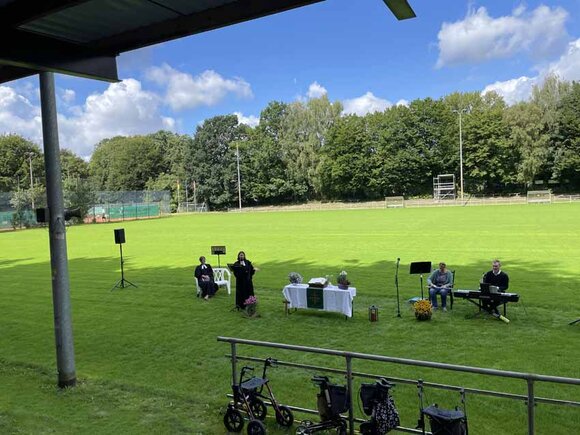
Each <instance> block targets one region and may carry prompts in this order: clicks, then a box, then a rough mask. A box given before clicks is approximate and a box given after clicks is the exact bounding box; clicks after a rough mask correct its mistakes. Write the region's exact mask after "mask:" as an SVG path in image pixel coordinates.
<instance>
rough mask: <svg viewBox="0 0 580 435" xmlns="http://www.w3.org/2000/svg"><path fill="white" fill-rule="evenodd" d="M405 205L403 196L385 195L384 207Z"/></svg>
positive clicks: (401, 206)
mask: <svg viewBox="0 0 580 435" xmlns="http://www.w3.org/2000/svg"><path fill="white" fill-rule="evenodd" d="M403 207H405V197H403V196H387V197H385V208H403Z"/></svg>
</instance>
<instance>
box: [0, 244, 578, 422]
mask: <svg viewBox="0 0 580 435" xmlns="http://www.w3.org/2000/svg"><path fill="white" fill-rule="evenodd" d="M135 257H136V256H135V255H133V256H132V257H131V258H129V259H128V262H127V263H126V264H125V266H126V269H125V271H126V278H127V279H129V280H130V281H131V282H133V283H135V284H136V285H138V288H126V289H117V290H115V291H111V288H112V287H113V285H114V284H115V282H116V281H117V280H118V279H119V278H120V269H119V260H118V259H117V258H75V259H72V260H70V261H69V271H70V281H71V301H72V312H73V325H74V335H75V352H76V360H77V370H78V376H79V377H80V378H81V379H85V380H88V381H90V382H91V383H95V384H98V385H102V386H103V388H112V389H117V388H121V389H125V390H130V391H132V392H135V393H138V394H139V395H142V396H149V395H152V394H156V392H159V393H161V392H165V393H163V394H161V395H162V396H163V397H174V398H175V399H176V400H180V401H185V402H187V401H190V400H191V401H194V402H195V403H196V404H197V405H198V406H201V405H204V406H205V408H204V409H203V410H201V411H199V412H196V415H195V418H196V419H199V420H200V421H202V420H203V421H204V422H205V421H208V422H211V423H208V425H207V429H204V430H206V431H202V432H201V433H220V432H219V430H220V429H221V428H222V426H221V417H220V415H219V412H220V409H222V408H223V406H224V405H225V403H226V400H225V398H224V394H225V393H226V392H228V390H229V382H230V379H231V373H230V365H229V362H228V360H227V359H226V358H224V355H225V354H226V353H228V352H229V347H228V346H227V345H225V344H223V343H217V342H216V337H217V336H232V337H240V338H247V339H253V340H260V341H271V342H281V343H290V344H300V345H305V346H315V347H322V348H331V349H339V350H350V351H356V352H364V353H372V354H381V355H388V356H395V357H403V358H413V359H420V360H430V361H439V362H446V363H454V364H462V365H473V366H480V367H491V368H500V369H507V370H515V371H524V372H532V373H541V374H554V375H561V376H570V377H579V375H580V374H579V372H578V368H577V363H576V361H577V360H578V358H579V357H580V355H579V350H578V347H577V345H576V343H577V340H578V334H579V330H580V329H579V328H575V327H573V326H568V325H567V323H568V322H569V321H571V320H573V319H575V318H577V317H578V315H579V313H580V304H579V302H578V298H576V297H573V298H571V297H570V295H573V294H576V289H577V288H578V287H579V286H580V280H579V279H578V278H576V277H573V278H571V277H566V273H567V272H566V271H562V270H560V269H559V267H558V264H557V263H556V262H544V263H540V262H529V261H523V260H522V261H520V260H518V261H516V260H512V261H511V262H510V264H509V265H506V267H505V270H506V272H508V273H509V274H510V282H511V286H510V291H513V292H517V293H519V294H520V295H521V301H522V302H521V303H519V304H511V305H510V307H509V310H508V317H509V318H510V319H511V320H512V322H511V323H510V324H509V325H505V324H504V323H502V322H499V321H497V320H495V319H492V318H488V317H481V318H476V319H472V318H471V316H472V315H473V313H474V311H475V308H474V307H473V306H472V305H470V304H468V303H467V302H465V301H461V300H458V299H456V301H455V308H454V310H453V311H450V312H448V313H435V314H434V316H433V319H432V321H430V322H417V321H416V320H415V319H414V316H413V314H412V312H411V310H410V308H409V306H408V305H407V304H406V303H405V301H406V300H407V299H408V298H410V297H413V296H417V295H418V294H419V293H420V288H419V278H418V277H417V276H411V275H409V274H408V273H407V272H408V270H409V265H408V264H401V267H400V271H399V272H400V275H399V279H400V293H401V298H400V299H401V314H402V316H401V318H398V317H396V293H395V288H394V275H395V263H394V262H388V261H381V262H375V263H372V264H369V265H365V264H364V263H363V259H358V258H350V257H349V258H348V259H345V260H344V261H343V262H342V264H325V263H324V261H319V260H316V261H315V260H312V261H303V260H301V259H288V260H285V261H269V262H263V263H261V264H257V265H256V266H258V267H259V268H260V271H259V272H258V273H257V274H256V276H255V278H254V283H255V286H256V294H257V297H258V299H259V312H260V315H261V317H260V318H258V319H245V318H243V317H242V316H241V315H240V313H238V312H236V311H231V308H232V307H233V304H234V300H235V299H234V292H235V284H234V283H233V289H232V294H231V295H228V294H227V292H226V291H225V290H224V289H222V290H220V291H219V292H218V294H217V296H216V297H215V298H213V299H211V300H210V301H208V302H205V301H202V300H201V299H198V298H196V297H195V285H194V283H193V279H192V275H193V269H194V265H192V266H191V267H166V266H161V265H160V266H158V267H146V268H136V267H134V264H133V258H135ZM160 262H167V259H160ZM449 266H450V267H451V268H453V269H455V270H456V277H457V282H456V287H458V288H474V287H476V286H477V283H478V281H479V278H480V277H481V274H482V273H483V272H485V271H487V270H488V267H489V261H488V259H482V261H481V262H477V263H474V264H462V265H452V264H450V265H449ZM343 269H344V270H347V272H348V274H349V279H350V280H351V281H352V282H353V284H354V285H355V286H356V287H357V293H358V295H357V298H356V299H355V316H354V317H353V318H352V319H349V320H348V321H345V320H344V316H342V315H340V314H338V313H327V312H317V311H307V310H299V311H298V312H297V313H295V314H292V315H290V316H285V315H284V310H283V296H282V292H281V290H282V287H283V286H284V285H286V283H287V275H288V273H289V272H291V271H296V272H299V273H300V274H302V276H304V277H305V279H308V278H309V277H316V276H325V275H332V276H334V275H336V274H337V273H338V272H339V271H340V270H343ZM0 273H2V276H3V285H2V287H1V288H0V299H1V300H2V302H3V304H4V306H5V307H7V310H6V312H5V313H4V314H3V316H1V317H0V329H1V330H2V334H1V336H0V345H1V346H0V349H2V350H1V351H0V358H1V359H2V360H4V361H5V362H6V364H15V363H17V364H20V363H19V362H26V363H25V364H31V365H32V366H34V367H41V368H42V367H44V368H46V367H48V368H51V367H54V336H53V319H52V295H51V287H50V279H49V277H50V264H49V263H48V262H41V263H33V264H23V263H22V262H21V261H19V262H11V261H4V262H3V263H1V264H0ZM424 281H425V283H426V277H425V280H424ZM371 304H375V305H378V306H379V309H380V313H379V322H376V323H370V322H369V321H368V316H367V309H368V306H370V305H371ZM524 304H525V305H524ZM242 352H243V354H245V355H252V356H257V357H265V356H269V355H271V354H273V353H274V351H272V350H268V349H256V348H250V347H243V349H242ZM275 356H277V357H280V358H281V359H287V360H293V361H297V362H303V363H307V364H318V365H327V366H334V367H337V368H338V367H341V361H338V362H337V361H336V360H332V359H329V358H326V357H322V356H314V355H308V354H296V353H291V352H278V351H276V352H275ZM553 361H558V364H556V365H555V364H554V363H553ZM52 370H53V369H52ZM355 370H359V371H369V372H378V373H380V372H384V367H378V366H376V365H373V364H371V363H362V362H361V363H357V364H356V365H355ZM280 373H284V372H278V374H276V373H274V374H273V376H274V379H276V382H279V383H280V385H281V393H280V394H281V397H283V398H288V399H287V401H288V402H291V403H292V404H298V405H302V406H309V407H312V406H313V404H312V403H311V402H312V401H313V399H312V397H314V393H315V389H314V388H313V387H312V386H310V385H309V382H308V379H309V376H310V375H309V374H306V375H305V374H304V372H303V371H298V370H295V371H287V372H285V374H284V379H282V375H281V374H280ZM389 374H391V375H393V376H403V377H409V378H412V379H417V378H419V377H421V378H423V379H425V380H431V381H441V382H444V381H447V382H450V383H453V384H460V385H471V386H480V387H481V386H487V384H486V382H485V381H473V380H472V379H467V377H463V376H459V375H456V374H453V373H441V372H437V373H434V372H433V371H428V370H423V369H416V368H412V367H401V366H393V365H390V366H389ZM297 385H300V386H301V387H300V388H298V390H297V388H296V386H297ZM507 385H508V387H509V388H510V389H513V390H514V391H516V392H518V393H522V392H523V390H522V388H521V385H520V384H519V383H518V384H512V383H507ZM15 388H16V387H15ZM401 388H402V387H401ZM14 391H15V390H13V391H12V392H13V393H14ZM404 391H406V393H405V395H404V397H402V398H401V399H400V402H401V404H402V405H404V406H406V407H409V408H410V407H412V406H413V404H414V401H415V399H414V397H415V394H416V392H415V391H414V388H410V389H408V390H404ZM200 392H203V393H200ZM9 393H10V391H9ZM407 396H408V397H407ZM136 400H137V399H136ZM144 400H145V399H144ZM145 408H146V407H145ZM145 408H144V410H143V412H146V409H145ZM498 409H500V410H501V405H498ZM151 412H154V411H151ZM506 412H507V411H506ZM508 414H509V413H508ZM408 419H409V420H410V418H408ZM407 424H408V425H410V424H411V423H410V422H407ZM273 433H276V432H275V431H274V432H273ZM507 433H509V432H507Z"/></svg>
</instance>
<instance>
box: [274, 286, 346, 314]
mask: <svg viewBox="0 0 580 435" xmlns="http://www.w3.org/2000/svg"><path fill="white" fill-rule="evenodd" d="M307 288H308V284H288V285H287V286H286V287H284V289H283V290H282V294H283V295H284V297H285V298H286V300H287V301H288V302H290V303H289V304H288V308H308V305H307V303H306V289H307ZM322 295H323V308H322V310H324V311H335V312H338V313H342V314H344V315H345V316H348V317H352V301H353V299H354V297H355V296H356V288H355V287H349V288H348V290H341V289H339V288H338V287H335V286H332V285H329V286H326V287H324V289H323V292H322Z"/></svg>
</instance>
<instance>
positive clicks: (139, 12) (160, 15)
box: [0, 0, 415, 83]
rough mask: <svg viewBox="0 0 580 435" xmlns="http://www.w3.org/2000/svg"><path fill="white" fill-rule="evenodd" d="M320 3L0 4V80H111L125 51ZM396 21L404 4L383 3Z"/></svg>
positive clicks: (117, 0) (5, 0) (154, 0)
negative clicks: (57, 76) (47, 75)
mask: <svg viewBox="0 0 580 435" xmlns="http://www.w3.org/2000/svg"><path fill="white" fill-rule="evenodd" d="M321 1H324V0H276V1H273V0H196V1H191V0H43V1H30V0H0V40H1V41H3V42H4V43H3V44H2V45H1V46H0V83H4V82H7V81H11V80H15V79H19V78H22V77H26V76H29V75H33V74H37V73H38V72H39V71H53V72H59V73H63V74H70V75H74V76H80V77H88V78H93V79H98V80H105V81H117V80H118V75H117V65H116V57H117V56H118V55H119V54H120V53H123V52H126V51H131V50H135V49H138V48H142V47H146V46H149V45H153V44H158V43H161V42H165V41H170V40H173V39H177V38H182V37H184V36H189V35H194V34H197V33H201V32H206V31H209V30H213V29H218V28H221V27H225V26H229V25H231V24H236V23H241V22H244V21H248V20H252V19H255V18H259V17H264V16H267V15H271V14H275V13H278V12H283V11H287V10H290V9H294V8H298V7H302V6H306V5H310V4H313V3H318V2H321ZM383 1H384V2H385V4H386V5H387V6H388V7H389V9H390V10H391V11H392V12H393V14H394V15H395V16H396V17H397V18H398V19H407V18H412V17H414V16H415V13H414V12H413V10H412V9H411V7H410V6H409V3H408V2H407V0H383Z"/></svg>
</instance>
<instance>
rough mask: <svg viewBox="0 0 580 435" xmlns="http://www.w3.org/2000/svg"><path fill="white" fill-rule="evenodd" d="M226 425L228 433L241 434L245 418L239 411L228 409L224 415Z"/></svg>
mask: <svg viewBox="0 0 580 435" xmlns="http://www.w3.org/2000/svg"><path fill="white" fill-rule="evenodd" d="M224 425H225V427H226V429H227V430H228V432H241V431H242V429H243V428H244V416H243V415H242V413H241V412H240V411H238V410H237V409H234V408H231V407H228V409H227V411H226V414H225V415H224Z"/></svg>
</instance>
